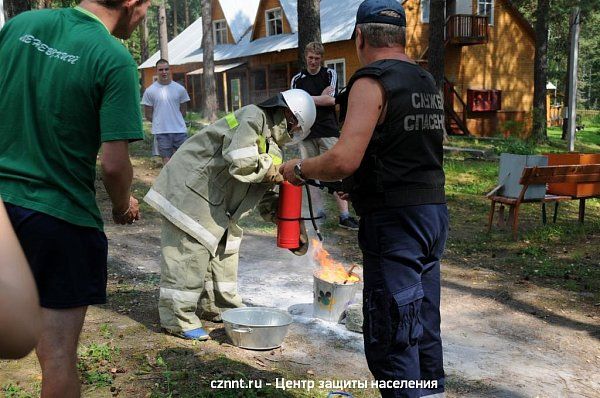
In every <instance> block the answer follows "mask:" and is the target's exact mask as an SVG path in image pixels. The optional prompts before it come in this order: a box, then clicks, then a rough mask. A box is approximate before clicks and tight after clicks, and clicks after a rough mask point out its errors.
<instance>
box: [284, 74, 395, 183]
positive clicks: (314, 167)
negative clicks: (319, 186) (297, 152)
mask: <svg viewBox="0 0 600 398" xmlns="http://www.w3.org/2000/svg"><path fill="white" fill-rule="evenodd" d="M384 100H385V92H384V90H383V87H382V86H381V85H380V84H379V83H378V82H377V80H375V79H371V78H367V77H365V78H361V79H359V80H357V81H356V83H355V84H354V85H353V86H352V90H351V91H350V96H349V98H348V111H347V113H346V120H345V121H344V125H343V126H342V133H341V135H340V139H339V140H338V142H337V143H336V144H335V145H334V146H333V148H331V149H330V150H328V151H327V152H325V153H324V154H322V155H320V156H317V157H314V158H308V159H305V160H304V161H303V162H302V174H303V175H304V176H305V177H306V178H313V179H319V180H323V181H335V180H339V179H342V178H346V177H348V176H350V175H352V174H353V173H354V172H355V171H356V169H358V166H360V162H361V161H362V158H363V156H364V154H365V151H366V149H367V146H368V145H369V141H370V140H371V137H372V136H373V131H374V130H375V127H376V126H377V123H378V120H379V117H380V116H381V112H382V110H383V106H384ZM298 162H299V159H292V160H289V161H287V162H286V163H284V164H283V165H282V166H281V168H280V173H281V174H283V176H284V178H285V179H286V180H287V181H290V182H292V183H296V184H298V183H300V181H299V180H298V179H296V177H295V176H294V170H293V168H294V166H295V165H296V163H298Z"/></svg>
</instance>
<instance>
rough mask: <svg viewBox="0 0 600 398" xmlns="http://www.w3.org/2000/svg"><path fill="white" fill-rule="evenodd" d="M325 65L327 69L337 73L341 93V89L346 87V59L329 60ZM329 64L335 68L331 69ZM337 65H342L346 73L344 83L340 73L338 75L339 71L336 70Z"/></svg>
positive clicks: (338, 87)
mask: <svg viewBox="0 0 600 398" xmlns="http://www.w3.org/2000/svg"><path fill="white" fill-rule="evenodd" d="M323 64H324V65H325V67H326V68H330V69H333V70H335V73H336V74H337V90H338V91H340V90H341V89H343V88H344V87H346V58H336V59H327V60H325V61H323ZM328 64H333V68H331V67H330V66H329V65H328ZM336 64H342V68H343V71H344V76H343V77H344V79H343V81H342V79H340V75H339V73H337V70H336V69H335V65H336Z"/></svg>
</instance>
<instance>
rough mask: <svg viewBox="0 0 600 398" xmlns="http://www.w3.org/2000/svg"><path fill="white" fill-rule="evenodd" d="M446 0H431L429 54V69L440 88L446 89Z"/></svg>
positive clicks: (440, 89)
mask: <svg viewBox="0 0 600 398" xmlns="http://www.w3.org/2000/svg"><path fill="white" fill-rule="evenodd" d="M445 8H446V2H445V1H444V0H431V1H430V8H429V51H428V52H427V53H428V56H427V69H428V70H429V73H431V75H432V76H433V78H434V79H435V84H436V85H437V88H438V90H439V91H440V92H441V93H443V90H444V67H445V62H444V61H445V54H444V27H445V26H446V23H445V20H444V14H445Z"/></svg>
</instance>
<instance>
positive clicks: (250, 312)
mask: <svg viewBox="0 0 600 398" xmlns="http://www.w3.org/2000/svg"><path fill="white" fill-rule="evenodd" d="M221 318H223V324H224V325H225V331H226V332H227V336H229V338H230V339H231V341H232V342H233V345H235V346H237V347H241V348H247V349H250V350H271V349H273V348H277V347H279V346H280V345H281V343H282V342H283V339H284V338H285V336H286V334H287V332H288V328H289V326H290V324H291V323H292V316H291V315H290V314H288V313H287V312H285V311H282V310H278V309H276V308H266V307H244V308H233V309H230V310H227V311H225V312H224V313H223V314H222V315H221Z"/></svg>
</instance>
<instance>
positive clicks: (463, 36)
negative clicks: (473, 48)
mask: <svg viewBox="0 0 600 398" xmlns="http://www.w3.org/2000/svg"><path fill="white" fill-rule="evenodd" d="M488 37H489V35H488V17H487V16H481V15H468V14H456V15H451V16H450V17H448V21H447V22H446V40H447V41H448V42H449V43H451V44H458V45H463V46H468V45H472V44H485V43H487V42H488Z"/></svg>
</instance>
